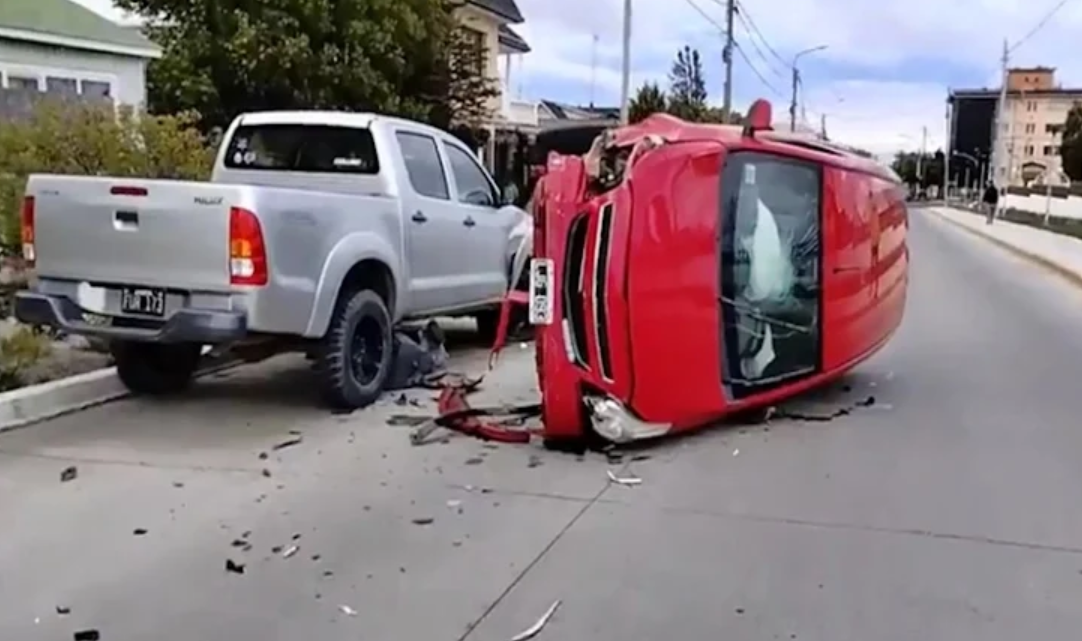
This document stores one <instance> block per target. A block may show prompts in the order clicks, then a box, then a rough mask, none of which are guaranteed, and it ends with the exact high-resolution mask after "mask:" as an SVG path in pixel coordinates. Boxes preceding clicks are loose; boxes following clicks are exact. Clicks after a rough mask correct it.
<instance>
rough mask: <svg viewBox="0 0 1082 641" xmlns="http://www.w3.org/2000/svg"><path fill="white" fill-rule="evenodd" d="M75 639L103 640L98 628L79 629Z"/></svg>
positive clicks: (76, 640)
mask: <svg viewBox="0 0 1082 641" xmlns="http://www.w3.org/2000/svg"><path fill="white" fill-rule="evenodd" d="M75 641H101V632H98V631H97V630H93V629H91V630H79V631H78V632H76V633H75Z"/></svg>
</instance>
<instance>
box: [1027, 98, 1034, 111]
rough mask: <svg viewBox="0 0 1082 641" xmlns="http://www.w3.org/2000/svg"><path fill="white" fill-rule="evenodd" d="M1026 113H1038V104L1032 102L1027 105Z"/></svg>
mask: <svg viewBox="0 0 1082 641" xmlns="http://www.w3.org/2000/svg"><path fill="white" fill-rule="evenodd" d="M1026 111H1037V102H1036V101H1034V100H1030V101H1028V102H1027V103H1026Z"/></svg>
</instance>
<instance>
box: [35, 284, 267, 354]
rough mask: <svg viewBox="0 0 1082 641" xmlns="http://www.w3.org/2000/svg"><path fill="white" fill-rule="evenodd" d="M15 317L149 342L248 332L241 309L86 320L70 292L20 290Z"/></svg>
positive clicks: (225, 338)
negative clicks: (133, 322)
mask: <svg viewBox="0 0 1082 641" xmlns="http://www.w3.org/2000/svg"><path fill="white" fill-rule="evenodd" d="M15 318H17V319H18V320H19V321H21V322H23V323H28V324H30V325H48V326H49V327H55V328H57V329H61V330H63V331H65V332H68V333H70V334H81V335H84V336H100V337H102V338H112V339H117V340H128V341H142V342H148V343H202V344H206V345H214V344H220V343H229V342H233V341H236V340H239V339H241V338H244V336H245V335H246V334H247V333H248V322H247V318H246V317H245V316H244V314H243V313H241V312H230V311H219V310H206V309H181V310H177V311H176V312H175V313H174V314H173V315H172V316H170V317H169V318H168V319H167V320H165V321H163V322H161V323H160V324H156V325H155V326H140V327H131V326H117V325H97V324H94V323H88V322H86V321H85V320H83V310H82V309H81V308H80V307H79V306H78V305H76V304H75V303H74V302H72V300H71V299H70V298H68V297H66V296H55V295H50V294H41V293H38V292H19V293H18V294H16V295H15Z"/></svg>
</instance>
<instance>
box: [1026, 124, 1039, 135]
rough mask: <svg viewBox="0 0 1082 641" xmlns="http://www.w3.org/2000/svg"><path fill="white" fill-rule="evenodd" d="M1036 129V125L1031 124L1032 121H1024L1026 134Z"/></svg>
mask: <svg viewBox="0 0 1082 641" xmlns="http://www.w3.org/2000/svg"><path fill="white" fill-rule="evenodd" d="M1036 131H1037V125H1035V124H1033V123H1032V122H1029V123H1026V133H1027V134H1032V133H1035V132H1036Z"/></svg>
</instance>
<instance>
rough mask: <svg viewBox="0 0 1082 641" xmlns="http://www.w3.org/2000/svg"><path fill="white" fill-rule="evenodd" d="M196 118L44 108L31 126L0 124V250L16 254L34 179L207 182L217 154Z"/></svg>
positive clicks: (89, 107)
mask: <svg viewBox="0 0 1082 641" xmlns="http://www.w3.org/2000/svg"><path fill="white" fill-rule="evenodd" d="M197 122H198V118H197V116H196V115H195V114H191V113H185V114H177V115H169V116H155V115H149V114H146V113H139V112H136V111H134V110H132V109H130V108H126V107H121V108H119V109H114V108H113V107H112V106H111V105H109V106H103V105H100V104H77V103H76V104H72V103H62V102H54V101H40V102H39V103H38V104H37V105H36V106H35V108H34V110H33V112H32V113H31V114H29V115H28V117H27V118H24V119H18V120H6V121H0V245H2V246H3V248H4V249H6V250H9V251H12V252H15V253H17V252H18V246H19V244H20V216H19V211H20V208H21V204H22V197H23V193H24V191H25V188H26V178H27V176H28V175H30V174H32V173H53V174H75V175H84V176H86V175H89V176H132V177H137V176H138V177H146V178H176V179H184V180H205V179H206V178H208V177H209V175H210V169H211V166H212V164H213V160H214V149H213V148H211V147H210V145H209V144H207V141H206V140H205V139H204V138H203V136H202V134H201V133H200V132H199V130H198V129H196V128H195V124H196V123H197Z"/></svg>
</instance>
